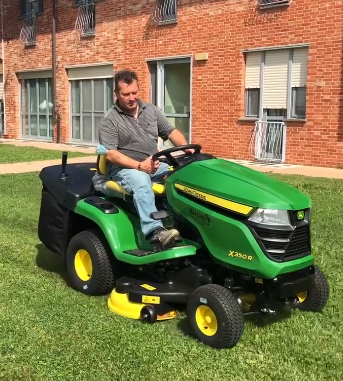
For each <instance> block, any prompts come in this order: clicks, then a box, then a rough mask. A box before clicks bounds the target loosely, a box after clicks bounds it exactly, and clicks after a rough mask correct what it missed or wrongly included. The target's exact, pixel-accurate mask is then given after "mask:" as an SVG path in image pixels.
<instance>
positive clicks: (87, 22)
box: [75, 2, 95, 37]
mask: <svg viewBox="0 0 343 381" xmlns="http://www.w3.org/2000/svg"><path fill="white" fill-rule="evenodd" d="M75 30H77V31H79V32H80V33H81V36H84V37H86V36H94V35H95V4H94V3H93V2H88V3H87V4H85V5H80V6H79V13H78V15H77V19H76V23H75Z"/></svg>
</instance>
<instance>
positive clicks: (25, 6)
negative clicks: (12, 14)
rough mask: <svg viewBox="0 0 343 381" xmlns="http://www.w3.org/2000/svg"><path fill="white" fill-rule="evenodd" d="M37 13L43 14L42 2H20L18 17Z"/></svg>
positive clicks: (37, 0)
mask: <svg viewBox="0 0 343 381" xmlns="http://www.w3.org/2000/svg"><path fill="white" fill-rule="evenodd" d="M37 13H43V0H36V1H29V0H20V15H21V16H22V17H24V16H27V15H32V14H37Z"/></svg>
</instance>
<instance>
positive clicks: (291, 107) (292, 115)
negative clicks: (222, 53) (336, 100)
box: [244, 45, 309, 121]
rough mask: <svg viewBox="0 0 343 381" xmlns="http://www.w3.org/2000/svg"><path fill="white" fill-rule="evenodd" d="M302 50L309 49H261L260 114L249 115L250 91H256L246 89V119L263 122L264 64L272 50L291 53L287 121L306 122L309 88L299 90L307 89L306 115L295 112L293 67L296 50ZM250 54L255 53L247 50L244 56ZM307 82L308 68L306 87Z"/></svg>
mask: <svg viewBox="0 0 343 381" xmlns="http://www.w3.org/2000/svg"><path fill="white" fill-rule="evenodd" d="M301 48H307V49H308V46H306V45H304V46H300V47H284V48H279V49H278V48H275V49H273V48H270V49H265V50H263V49H261V63H260V78H261V82H260V87H259V88H258V89H259V113H258V115H250V114H249V113H248V106H249V105H248V91H249V90H254V89H251V88H246V87H244V90H245V96H244V118H252V117H253V118H257V119H259V120H262V119H263V88H264V83H263V78H264V75H263V74H264V62H265V55H266V52H268V51H270V50H288V52H289V60H288V79H287V106H286V109H287V114H286V115H287V116H286V120H295V121H296V120H299V121H301V120H306V115H307V86H301V87H298V88H299V89H303V88H304V89H305V115H297V114H296V112H295V109H296V104H295V102H296V94H295V92H294V89H295V87H292V65H293V56H294V54H293V52H294V50H296V49H301ZM250 52H253V51H249V50H247V51H246V52H245V53H244V54H245V57H246V55H247V54H249V53H250ZM308 54H309V51H308V50H307V58H308ZM245 75H246V71H245ZM307 80H308V68H307V73H306V85H307Z"/></svg>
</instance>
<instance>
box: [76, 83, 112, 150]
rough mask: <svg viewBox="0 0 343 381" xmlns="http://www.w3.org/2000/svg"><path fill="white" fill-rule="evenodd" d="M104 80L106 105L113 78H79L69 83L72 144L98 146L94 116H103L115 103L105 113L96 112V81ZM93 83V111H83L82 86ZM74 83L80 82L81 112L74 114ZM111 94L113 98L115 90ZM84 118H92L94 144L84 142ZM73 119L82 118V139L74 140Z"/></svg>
mask: <svg viewBox="0 0 343 381" xmlns="http://www.w3.org/2000/svg"><path fill="white" fill-rule="evenodd" d="M95 80H96V81H98V80H102V81H103V89H104V92H103V96H104V104H106V99H107V95H108V93H107V82H110V81H112V83H113V78H79V79H75V80H70V81H69V100H70V101H69V105H70V107H69V126H70V127H69V139H70V142H77V143H82V144H85V145H96V144H98V139H97V137H96V136H94V134H95V130H96V129H95V122H94V116H103V115H104V114H105V112H106V111H108V109H109V108H110V107H111V106H112V104H113V102H112V103H111V102H110V104H109V105H108V107H107V108H106V109H104V110H103V112H100V111H95V110H94V81H95ZM86 81H87V82H88V81H90V82H91V88H92V109H91V110H90V111H88V110H87V111H82V102H83V99H82V97H83V94H82V84H83V83H84V82H86ZM72 82H79V86H80V87H79V88H80V112H78V113H74V112H73V99H72ZM111 94H112V96H113V88H112V91H111ZM82 116H90V117H91V118H92V142H88V141H84V140H83V118H82ZM73 117H79V118H80V139H76V138H73Z"/></svg>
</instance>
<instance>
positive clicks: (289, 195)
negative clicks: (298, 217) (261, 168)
mask: <svg viewBox="0 0 343 381" xmlns="http://www.w3.org/2000/svg"><path fill="white" fill-rule="evenodd" d="M170 180H171V181H172V182H173V183H174V186H175V187H176V188H179V189H180V190H181V188H182V187H187V189H185V188H184V191H186V193H188V194H190V195H191V193H190V192H193V191H194V192H196V191H198V192H200V193H199V195H200V197H201V193H204V194H208V195H212V196H216V197H220V198H222V199H226V200H230V201H233V202H236V203H239V204H243V205H247V206H251V207H260V208H266V209H279V210H299V209H305V208H308V207H310V206H311V201H310V199H309V198H308V197H307V196H305V195H304V194H303V193H301V192H300V191H299V190H297V189H295V188H293V187H291V186H289V185H287V184H286V183H284V182H282V181H278V180H274V179H273V178H271V177H269V176H267V175H265V174H263V173H261V172H258V171H255V170H253V169H250V168H247V167H244V166H242V165H239V164H236V163H233V162H230V161H227V160H224V159H210V160H203V161H198V162H193V163H192V164H190V165H187V166H185V167H184V168H181V169H180V170H178V171H176V172H175V174H174V175H173V176H170ZM194 195H195V196H196V194H194ZM198 198H199V197H198Z"/></svg>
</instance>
